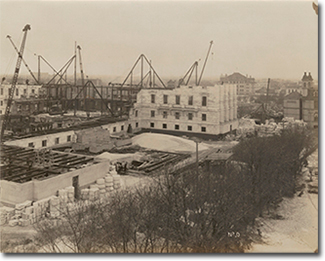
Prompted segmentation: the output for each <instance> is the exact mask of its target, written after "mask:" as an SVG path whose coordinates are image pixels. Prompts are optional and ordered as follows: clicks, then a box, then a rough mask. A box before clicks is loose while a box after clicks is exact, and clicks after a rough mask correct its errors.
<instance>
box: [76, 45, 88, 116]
mask: <svg viewBox="0 0 325 261" xmlns="http://www.w3.org/2000/svg"><path fill="white" fill-rule="evenodd" d="M77 49H78V53H79V63H80V74H81V85H82V88H83V87H84V84H85V77H84V71H83V67H82V60H81V47H80V45H78V46H77ZM83 89H84V103H85V111H86V113H87V116H88V117H89V115H90V114H89V112H88V111H87V87H86V88H83Z"/></svg>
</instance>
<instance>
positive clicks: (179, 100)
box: [176, 95, 181, 105]
mask: <svg viewBox="0 0 325 261" xmlns="http://www.w3.org/2000/svg"><path fill="white" fill-rule="evenodd" d="M176 104H177V105H180V104H181V96H180V95H176Z"/></svg>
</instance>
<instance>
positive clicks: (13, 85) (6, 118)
mask: <svg viewBox="0 0 325 261" xmlns="http://www.w3.org/2000/svg"><path fill="white" fill-rule="evenodd" d="M30 29H31V27H30V25H29V24H26V25H25V27H24V29H23V32H24V36H23V39H22V42H21V45H20V50H19V52H18V59H17V63H16V67H15V71H14V76H13V79H12V83H11V88H10V89H9V96H8V102H7V106H6V111H5V115H4V119H3V121H2V126H1V142H3V135H4V131H5V129H6V127H7V125H8V122H9V116H10V109H11V104H12V101H13V97H14V93H15V90H16V84H17V81H18V75H19V71H20V65H21V61H22V59H23V53H24V49H25V43H26V38H27V32H28V30H30Z"/></svg>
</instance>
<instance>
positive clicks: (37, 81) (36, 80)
mask: <svg viewBox="0 0 325 261" xmlns="http://www.w3.org/2000/svg"><path fill="white" fill-rule="evenodd" d="M7 38H8V39H9V41H10V42H11V44H12V46H13V47H14V48H15V50H16V52H17V54H18V55H19V51H18V49H17V47H16V45H15V43H14V42H13V41H12V39H11V36H10V35H7ZM21 59H22V61H23V63H24V64H25V66H26V68H27V70H28V71H29V73H30V75H31V76H32V77H33V79H34V81H35V82H36V83H37V84H39V80H38V79H36V77H35V76H34V74H33V72H32V70H31V69H30V68H29V66H28V64H27V63H26V61H25V60H24V58H23V57H22V58H21Z"/></svg>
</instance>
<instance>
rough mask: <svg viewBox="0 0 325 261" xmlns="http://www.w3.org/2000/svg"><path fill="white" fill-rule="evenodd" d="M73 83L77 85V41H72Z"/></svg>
mask: <svg viewBox="0 0 325 261" xmlns="http://www.w3.org/2000/svg"><path fill="white" fill-rule="evenodd" d="M74 85H75V86H77V42H76V41H75V42H74Z"/></svg>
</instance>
